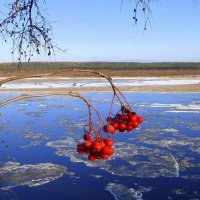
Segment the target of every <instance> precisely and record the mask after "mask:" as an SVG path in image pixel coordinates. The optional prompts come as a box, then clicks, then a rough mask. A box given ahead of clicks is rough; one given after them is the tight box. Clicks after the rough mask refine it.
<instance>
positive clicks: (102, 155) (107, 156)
mask: <svg viewBox="0 0 200 200" xmlns="http://www.w3.org/2000/svg"><path fill="white" fill-rule="evenodd" d="M101 158H103V159H105V160H106V159H108V158H109V155H107V154H101Z"/></svg>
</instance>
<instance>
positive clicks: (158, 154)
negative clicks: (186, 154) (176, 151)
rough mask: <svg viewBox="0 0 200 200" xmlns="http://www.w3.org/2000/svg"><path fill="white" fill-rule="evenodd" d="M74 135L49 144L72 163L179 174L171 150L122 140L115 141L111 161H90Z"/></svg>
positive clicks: (118, 171)
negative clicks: (78, 146)
mask: <svg viewBox="0 0 200 200" xmlns="http://www.w3.org/2000/svg"><path fill="white" fill-rule="evenodd" d="M76 144H77V141H75V140H74V139H73V138H68V139H66V140H57V141H52V142H48V143H47V146H50V147H53V148H55V149H56V155H58V156H65V157H69V158H70V160H71V161H72V162H83V163H85V164H86V165H87V166H89V167H99V168H100V169H103V170H105V171H107V172H110V173H112V174H115V175H119V176H136V177H145V178H155V177H159V176H166V177H178V176H179V167H178V164H177V162H176V159H175V158H174V157H173V156H172V154H171V153H168V152H166V151H164V150H159V149H157V148H147V147H144V146H141V145H135V144H128V143H123V142H117V143H115V155H114V156H113V157H112V158H111V159H109V160H106V161H105V160H98V161H95V162H91V161H88V159H87V158H86V157H84V156H83V155H79V154H77V153H76Z"/></svg>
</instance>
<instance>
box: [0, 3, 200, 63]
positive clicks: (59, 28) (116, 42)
mask: <svg viewBox="0 0 200 200" xmlns="http://www.w3.org/2000/svg"><path fill="white" fill-rule="evenodd" d="M46 2H47V4H46V7H47V10H46V12H47V13H48V15H49V19H50V21H52V22H53V28H54V41H55V43H56V44H57V45H58V46H59V47H61V48H63V49H68V53H67V54H62V55H61V54H60V53H57V54H56V57H55V58H52V59H51V61H140V62H152V61H156V62H160V61H184V62H186V61H194V62H196V61H200V26H199V24H200V5H196V4H195V1H194V0H187V1H183V0H160V3H159V4H157V3H153V4H152V11H153V18H152V19H151V23H152V27H149V28H148V29H147V31H144V30H143V27H144V20H143V18H142V17H141V18H139V24H138V25H137V26H134V25H133V20H132V16H133V8H134V1H129V0H124V3H123V5H122V7H121V0H67V1H66V0H59V1H55V0H48V1H46ZM58 2H59V3H58ZM183 2H184V3H183ZM10 48H11V46H10V45H8V44H4V45H3V44H2V48H1V49H0V62H12V61H13V60H12V56H11V54H10ZM33 61H49V58H48V57H44V56H43V57H37V56H35V57H34V58H33Z"/></svg>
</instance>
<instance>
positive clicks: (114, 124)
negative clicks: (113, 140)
mask: <svg viewBox="0 0 200 200" xmlns="http://www.w3.org/2000/svg"><path fill="white" fill-rule="evenodd" d="M142 122H143V117H141V116H137V115H136V113H135V112H131V113H118V114H116V115H115V116H114V117H113V118H111V117H110V116H108V117H107V124H106V125H105V126H104V127H103V130H104V132H106V133H111V134H115V133H116V131H117V130H118V131H119V132H124V131H127V132H131V131H132V130H133V129H135V128H137V127H138V126H139V124H140V123H142Z"/></svg>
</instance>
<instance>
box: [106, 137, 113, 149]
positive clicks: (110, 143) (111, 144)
mask: <svg viewBox="0 0 200 200" xmlns="http://www.w3.org/2000/svg"><path fill="white" fill-rule="evenodd" d="M103 141H104V143H105V145H106V146H110V147H112V146H113V144H114V142H113V140H111V139H109V138H105V139H103Z"/></svg>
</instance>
